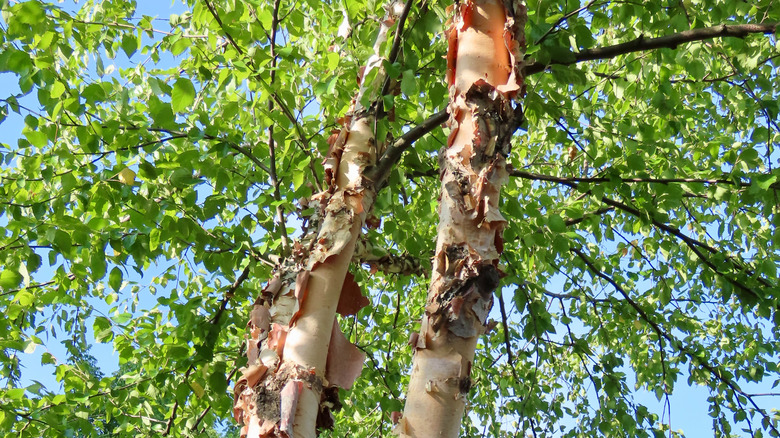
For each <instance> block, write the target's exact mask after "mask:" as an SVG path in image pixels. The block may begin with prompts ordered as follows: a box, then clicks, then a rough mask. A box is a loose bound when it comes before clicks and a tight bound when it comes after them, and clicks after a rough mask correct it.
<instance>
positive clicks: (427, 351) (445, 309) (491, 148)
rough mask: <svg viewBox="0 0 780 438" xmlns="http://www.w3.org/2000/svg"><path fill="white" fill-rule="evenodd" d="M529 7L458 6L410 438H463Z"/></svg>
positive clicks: (493, 271) (405, 426)
mask: <svg viewBox="0 0 780 438" xmlns="http://www.w3.org/2000/svg"><path fill="white" fill-rule="evenodd" d="M525 20H526V12H525V6H524V5H523V4H521V3H519V2H514V3H513V2H512V1H511V0H507V2H506V3H502V2H501V1H500V0H466V1H465V2H462V3H458V4H456V5H455V17H454V19H453V21H452V25H451V27H450V29H449V32H448V39H449V53H448V70H447V78H448V81H449V84H450V104H449V108H448V111H449V113H450V122H449V123H450V129H451V133H450V136H449V139H448V145H447V147H446V148H445V149H443V150H442V151H441V153H440V158H439V163H440V175H441V184H442V188H441V195H440V205H439V227H438V239H437V244H436V254H435V256H434V260H433V273H432V276H431V284H430V288H429V292H428V300H427V305H426V308H425V314H424V316H423V319H422V326H421V329H420V333H419V335H417V336H416V337H414V343H413V345H414V348H415V349H416V351H415V355H414V361H413V365H412V375H411V381H410V383H409V390H408V393H407V399H406V406H405V408H404V412H403V416H402V417H401V419H400V420H399V423H398V424H397V426H396V429H395V430H396V433H397V434H399V435H400V436H403V437H407V436H408V437H426V438H427V437H457V436H458V432H459V430H460V424H461V419H462V417H463V414H464V410H465V397H466V395H467V393H468V391H469V389H470V388H471V380H470V373H471V366H472V363H473V358H474V350H475V347H476V344H477V339H478V336H479V335H481V334H482V333H484V331H485V329H486V328H487V316H488V313H489V312H490V309H491V307H492V304H493V291H494V290H495V288H496V287H497V286H498V284H499V278H500V276H501V272H500V271H499V269H498V259H499V256H500V254H501V251H502V248H503V244H502V238H501V234H502V230H503V228H504V225H505V220H504V218H503V217H502V216H501V214H500V213H499V211H498V204H499V193H500V190H501V186H502V185H503V183H504V181H505V180H506V178H507V170H506V158H507V157H508V156H509V152H510V139H511V136H512V134H513V133H514V131H515V130H516V129H517V127H518V126H519V124H520V122H521V119H522V113H521V111H520V109H519V105H517V104H516V103H515V102H514V99H515V98H517V97H520V96H522V95H523V78H522V76H521V74H522V67H523V66H522V63H523V54H522V51H521V50H522V48H523V47H524V42H525V41H524V35H523V32H524V26H525Z"/></svg>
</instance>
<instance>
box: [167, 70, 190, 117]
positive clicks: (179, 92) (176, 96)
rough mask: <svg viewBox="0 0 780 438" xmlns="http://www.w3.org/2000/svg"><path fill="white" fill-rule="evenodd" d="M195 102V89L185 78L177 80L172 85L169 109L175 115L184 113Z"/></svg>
mask: <svg viewBox="0 0 780 438" xmlns="http://www.w3.org/2000/svg"><path fill="white" fill-rule="evenodd" d="M194 101H195V87H194V86H193V85H192V82H191V81H190V80H189V79H187V78H179V79H177V80H176V82H175V83H174V84H173V92H172V93H171V107H172V108H173V111H174V112H176V113H181V112H184V111H185V110H186V109H187V108H189V106H190V105H192V103H193V102H194Z"/></svg>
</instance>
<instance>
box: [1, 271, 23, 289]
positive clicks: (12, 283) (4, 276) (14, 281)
mask: <svg viewBox="0 0 780 438" xmlns="http://www.w3.org/2000/svg"><path fill="white" fill-rule="evenodd" d="M21 282H22V275H21V274H20V273H19V272H17V271H15V270H11V269H3V271H2V272H0V288H2V289H3V290H4V291H7V290H9V289H14V288H16V287H17V286H19V283H21Z"/></svg>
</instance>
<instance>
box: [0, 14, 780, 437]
mask: <svg viewBox="0 0 780 438" xmlns="http://www.w3.org/2000/svg"><path fill="white" fill-rule="evenodd" d="M408 3H409V5H410V9H409V14H408V17H406V19H405V22H404V21H402V20H399V21H398V22H395V23H389V25H390V27H389V29H390V37H389V38H388V40H387V42H386V43H384V44H382V45H381V47H379V48H377V49H375V48H373V47H372V45H373V44H374V41H375V37H376V33H377V31H378V29H379V28H380V25H381V22H382V17H384V15H385V8H386V7H387V6H388V5H387V4H386V3H384V2H381V1H375V0H365V1H364V0H346V1H342V2H325V1H318V0H301V1H296V2H281V1H280V0H274V1H267V0H248V1H238V0H226V1H222V2H216V1H211V0H187V1H186V2H185V4H184V5H182V11H183V12H182V13H180V14H171V15H170V16H169V17H162V19H161V18H159V17H152V16H148V15H143V12H137V7H138V5H137V4H136V2H135V1H130V0H115V1H98V0H90V1H86V2H84V3H83V4H82V5H79V6H78V9H77V10H74V11H71V10H68V9H66V8H64V7H63V6H61V5H57V4H52V3H46V2H41V1H38V0H27V1H9V0H0V8H1V9H2V21H0V38H1V39H0V44H1V45H0V72H2V73H0V79H2V80H3V81H13V82H16V83H18V92H17V91H16V89H15V88H14V91H10V92H9V91H7V90H0V123H2V129H3V130H6V129H16V130H17V131H18V133H17V134H18V135H17V137H18V141H17V142H16V143H15V144H4V143H0V160H1V161H2V170H1V171H0V178H1V179H2V181H1V182H0V267H1V268H2V270H1V271H0V309H1V310H2V313H3V315H4V317H3V318H0V348H2V349H3V352H4V354H0V383H2V388H1V389H0V430H1V431H3V433H4V434H6V435H14V436H39V435H52V436H54V435H56V436H59V435H65V436H98V435H103V436H150V435H172V436H192V435H197V434H198V433H202V434H210V435H214V434H220V433H225V434H229V433H233V434H234V433H235V431H234V430H233V428H234V426H232V415H233V413H232V404H233V393H232V388H233V385H234V382H235V381H236V378H237V373H238V370H239V368H240V367H243V366H244V365H246V358H245V357H244V356H243V353H244V350H245V346H242V344H244V340H245V336H246V329H245V327H246V322H247V320H248V319H249V317H250V311H251V310H252V307H251V304H252V303H253V301H254V300H255V298H256V297H257V295H258V294H259V293H260V291H261V290H262V289H263V287H264V285H265V284H266V282H267V281H268V280H269V278H271V276H272V272H273V270H274V268H275V267H276V266H277V264H278V263H280V262H282V261H283V260H284V258H285V257H287V256H288V255H290V254H292V253H294V252H295V251H296V250H297V248H298V247H297V246H296V245H299V244H297V243H296V241H297V239H299V238H301V237H304V236H306V235H307V232H308V231H309V230H308V228H309V226H310V225H311V224H312V220H311V218H312V214H313V212H314V210H315V208H314V207H313V204H314V200H313V199H312V198H313V197H316V196H315V195H316V194H317V193H318V192H320V191H321V190H323V189H324V188H325V180H326V175H325V170H324V168H323V165H322V161H323V159H325V158H326V157H327V156H328V150H329V140H328V139H329V137H331V136H332V135H336V134H337V133H338V130H339V129H340V128H341V126H342V125H343V124H344V116H345V114H346V113H347V112H348V110H349V109H350V108H351V105H352V99H353V97H354V96H356V91H357V87H358V84H359V83H361V79H360V78H361V77H362V75H363V70H362V67H363V66H364V65H366V63H367V61H368V60H369V59H370V58H371V56H372V55H373V54H374V53H375V51H377V50H378V52H379V53H381V54H382V56H383V57H384V60H382V59H376V62H382V66H383V68H384V71H385V72H386V74H387V77H388V80H387V81H383V82H381V87H379V88H378V89H377V91H378V93H375V94H377V95H379V96H380V97H379V100H380V102H381V108H382V111H381V112H380V117H378V118H377V120H376V123H375V125H374V126H373V129H374V130H375V138H376V139H377V140H378V141H377V149H378V152H379V154H380V157H381V158H380V160H379V162H378V164H377V166H376V168H375V169H373V171H374V172H375V173H374V174H375V175H381V176H382V181H381V184H380V186H379V187H378V193H377V195H376V201H375V203H374V206H373V210H372V211H371V212H369V213H368V215H369V217H368V219H367V226H366V227H365V229H364V230H363V233H362V235H361V237H360V239H359V242H358V245H357V250H356V255H355V256H354V258H353V263H352V265H351V267H350V272H351V274H352V275H353V276H354V278H355V281H356V283H357V284H358V285H360V288H361V290H362V291H363V294H364V295H366V296H367V297H368V298H369V300H370V302H371V305H369V306H368V307H365V308H363V309H362V310H360V311H359V312H358V313H357V314H356V315H354V316H349V317H341V318H339V319H340V324H341V327H342V331H343V332H344V333H345V334H346V336H347V338H348V339H349V340H350V341H351V342H353V343H355V344H356V345H357V346H358V348H359V349H360V350H361V351H362V352H363V353H365V354H366V361H365V367H364V369H363V372H362V374H361V376H360V378H359V379H358V380H357V381H356V382H355V384H354V387H353V388H352V389H351V390H350V391H341V404H342V405H343V406H341V410H340V411H338V412H337V413H336V417H335V420H336V421H335V425H334V429H333V431H332V432H323V434H325V435H327V434H330V435H329V436H390V435H391V433H392V432H391V430H392V417H393V412H396V411H400V410H401V409H402V408H403V401H404V399H405V394H404V393H405V391H406V387H407V385H408V381H409V377H408V369H409V366H410V364H411V358H412V350H411V349H410V347H409V345H408V340H409V338H410V336H411V335H412V333H413V332H416V331H417V328H418V325H417V324H418V321H419V320H420V317H421V315H422V313H423V309H424V307H425V290H426V289H427V287H428V277H429V271H430V266H431V262H430V258H431V257H432V256H433V252H434V247H435V241H436V225H437V223H438V211H437V202H436V200H437V198H438V197H439V190H440V187H439V160H438V158H437V155H438V151H439V150H440V149H441V148H442V147H443V146H444V145H445V143H446V138H447V132H446V130H444V129H441V128H440V127H439V126H440V125H441V124H442V123H443V122H444V121H445V120H446V114H445V113H444V110H445V109H446V107H447V95H448V84H447V81H446V79H445V75H446V74H447V73H446V72H447V59H446V52H447V45H448V43H447V38H446V36H445V35H444V32H443V31H444V29H445V28H446V24H445V23H446V22H447V20H448V18H449V17H450V8H449V6H450V5H449V3H447V2H438V1H420V2H411V1H409V2H408ZM527 9H528V20H527V24H526V26H525V36H526V45H527V47H526V58H525V74H526V75H527V77H526V82H525V84H526V95H525V97H524V99H523V100H522V108H523V115H524V120H523V123H522V125H521V126H520V131H519V132H518V133H517V134H516V135H515V136H514V137H513V139H512V143H513V152H512V155H511V156H510V157H509V158H508V159H507V160H508V162H509V164H510V166H511V168H510V172H509V173H510V179H509V181H508V183H507V184H506V185H505V186H504V190H503V192H502V194H501V212H502V214H503V216H504V217H505V218H506V219H507V224H506V228H505V230H504V235H503V250H504V251H503V255H502V258H501V264H500V268H501V270H502V271H503V274H502V278H501V280H500V281H501V283H500V284H501V286H500V289H499V290H500V292H499V293H498V297H497V299H496V301H497V306H496V307H497V310H496V311H494V312H493V313H491V315H490V317H491V318H492V319H494V320H495V321H496V323H495V325H494V328H493V330H491V331H490V332H488V333H487V334H486V335H484V336H483V337H482V338H481V341H480V344H479V348H478V351H477V356H476V359H475V361H474V364H473V370H472V372H471V373H472V374H471V378H472V380H473V387H472V388H471V391H470V394H469V402H468V408H467V415H466V417H465V418H464V424H463V429H462V434H463V436H491V437H508V436H529V435H530V436H534V437H537V436H561V437H579V436H593V435H603V436H637V437H649V436H657V437H660V436H677V435H678V434H679V432H678V431H675V430H674V427H673V424H672V427H671V429H670V426H669V415H670V414H671V411H677V410H684V409H685V407H683V406H673V405H670V404H669V403H668V400H669V396H670V395H671V394H672V393H673V392H674V391H675V390H676V389H678V388H680V387H681V386H685V385H698V386H702V387H704V388H706V390H707V391H708V393H709V396H708V398H707V399H706V403H707V405H708V411H709V414H710V416H711V421H712V430H713V434H714V436H757V437H760V436H764V435H769V436H780V434H779V433H778V428H780V424H778V423H780V412H778V410H777V409H775V408H774V406H777V403H778V397H780V392H772V390H771V389H767V388H774V387H775V386H776V385H778V383H780V372H779V371H778V365H777V359H778V354H780V329H779V328H778V325H779V324H780V284H779V280H778V267H780V246H779V245H780V244H779V243H778V241H780V229H779V228H778V227H779V226H780V215H778V209H780V198H778V196H780V193H778V192H779V191H780V169H778V166H780V153H778V150H777V147H778V144H779V143H780V116H779V113H780V104H778V95H779V94H780V89H779V88H778V83H779V82H778V75H779V74H780V67H779V66H780V42H779V41H778V37H777V22H778V21H780V7H778V5H777V3H776V2H775V1H774V0H756V1H753V2H735V1H727V0H711V1H706V2H702V1H697V0H681V1H675V2H671V1H670V2H639V3H635V2H622V1H610V0H605V1H595V0H592V1H572V2H569V1H563V0H529V1H528V3H527ZM385 24H387V23H385ZM362 83H369V84H370V83H371V81H366V80H365V78H363V79H362ZM331 143H332V139H331ZM383 159H384V160H383ZM94 343H106V344H110V345H111V346H112V347H113V349H114V350H115V351H116V352H117V355H118V360H119V364H118V366H119V368H118V370H117V371H115V372H112V373H110V374H108V375H107V374H104V373H103V372H101V371H100V369H99V365H100V361H101V358H100V357H97V358H95V357H94V356H93V353H94V350H91V348H94V346H93V344H94ZM54 344H62V345H64V346H65V347H66V351H67V354H66V356H65V357H56V356H55V355H53V354H51V353H50V352H45V353H43V355H42V357H41V362H42V364H45V365H48V367H46V368H42V369H45V370H51V371H52V373H54V377H55V378H56V381H57V382H58V383H59V387H56V386H55V387H52V386H51V385H49V386H46V385H45V384H42V383H40V382H36V381H38V380H42V378H41V377H40V376H38V375H34V374H31V370H33V369H34V368H33V367H30V366H27V365H25V360H29V359H25V358H26V357H29V356H28V355H27V354H28V353H30V352H32V351H34V350H35V349H36V347H37V348H41V349H46V348H48V347H49V346H51V345H54ZM645 391H646V392H649V393H652V394H654V395H655V397H657V399H658V400H659V401H661V402H662V403H661V404H660V406H661V408H659V405H658V404H650V403H646V402H645V401H644V400H646V398H644V399H643V398H641V397H639V395H638V394H639V393H640V392H645ZM775 391H776V390H775ZM664 401H666V402H665V403H663V402H664ZM686 432H691V431H686Z"/></svg>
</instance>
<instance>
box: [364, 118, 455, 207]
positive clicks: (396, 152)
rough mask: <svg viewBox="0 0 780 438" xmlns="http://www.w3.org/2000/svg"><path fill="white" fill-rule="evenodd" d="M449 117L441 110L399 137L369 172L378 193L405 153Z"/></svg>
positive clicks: (368, 175) (368, 174)
mask: <svg viewBox="0 0 780 438" xmlns="http://www.w3.org/2000/svg"><path fill="white" fill-rule="evenodd" d="M448 117H449V115H448V114H447V111H446V110H441V111H439V112H438V113H436V114H433V115H432V116H430V117H428V119H426V120H425V121H423V122H422V123H420V124H419V125H417V126H415V127H414V128H412V129H410V130H409V131H407V132H406V133H404V134H403V135H402V136H400V137H398V138H397V139H396V140H395V142H393V144H392V145H390V146H388V148H387V150H386V151H385V153H384V154H382V156H381V157H380V158H379V160H377V163H376V166H375V167H374V168H373V169H371V170H369V171H368V172H367V175H366V176H367V177H368V179H370V180H372V181H374V186H375V187H376V189H377V192H378V191H379V190H381V189H382V188H384V186H385V182H386V180H387V177H388V175H389V174H390V170H391V169H392V168H393V166H395V164H396V163H398V160H400V159H401V155H402V154H403V153H404V151H406V150H407V149H409V147H410V146H411V145H412V143H414V142H415V141H417V140H419V139H420V138H421V137H422V136H424V135H425V134H427V133H429V132H431V131H433V130H434V129H435V128H436V127H437V126H439V125H441V124H442V123H444V122H445V121H447V118H448Z"/></svg>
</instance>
